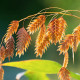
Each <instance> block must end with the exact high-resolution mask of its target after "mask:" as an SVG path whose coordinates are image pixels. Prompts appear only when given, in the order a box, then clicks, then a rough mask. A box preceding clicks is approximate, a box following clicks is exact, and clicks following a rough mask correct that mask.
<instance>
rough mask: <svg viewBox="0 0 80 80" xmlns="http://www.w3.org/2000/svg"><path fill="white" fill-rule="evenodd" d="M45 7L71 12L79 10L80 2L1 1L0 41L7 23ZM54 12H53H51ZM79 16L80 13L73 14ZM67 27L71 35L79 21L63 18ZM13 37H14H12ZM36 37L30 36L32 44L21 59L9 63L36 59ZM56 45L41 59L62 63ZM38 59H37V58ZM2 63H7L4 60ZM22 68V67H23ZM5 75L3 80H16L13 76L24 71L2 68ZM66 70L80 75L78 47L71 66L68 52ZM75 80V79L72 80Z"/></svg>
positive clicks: (73, 0)
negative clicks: (69, 10)
mask: <svg viewBox="0 0 80 80" xmlns="http://www.w3.org/2000/svg"><path fill="white" fill-rule="evenodd" d="M47 7H60V8H63V9H71V10H75V9H77V10H80V0H1V1H0V41H1V39H2V37H3V35H4V34H5V33H6V30H7V28H8V25H9V23H10V22H11V21H12V20H20V19H22V18H24V17H26V16H29V15H32V14H35V13H37V12H39V11H40V10H41V9H44V8H47ZM53 11H54V10H53ZM73 14H77V15H80V13H75V12H74V13H73ZM64 19H65V20H66V22H67V24H68V27H67V29H66V34H70V33H72V31H73V29H74V28H75V27H76V26H78V25H79V22H80V20H79V19H77V18H74V17H70V16H64ZM28 22H29V20H26V22H25V27H27V25H28ZM14 37H15V36H14ZM36 37H37V33H34V34H33V35H32V42H31V44H30V46H29V49H28V50H27V52H25V54H24V55H23V56H21V58H19V57H18V56H17V57H15V56H14V58H13V59H11V61H20V60H28V59H36V56H35V54H34V48H35V47H34V44H35V39H36ZM57 47H58V44H57V45H56V46H55V45H54V44H53V45H51V46H50V47H49V48H48V49H47V51H46V52H45V54H43V57H42V59H47V60H54V61H57V62H59V63H60V64H62V63H63V57H64V56H63V55H60V56H59V52H58V51H57ZM38 58H39V57H38ZM4 62H9V61H8V59H6V60H5V61H4ZM23 66H24V65H23ZM3 68H4V71H5V74H4V80H16V79H15V76H16V74H17V73H19V72H22V71H24V70H21V69H17V68H11V67H3ZM68 69H69V70H71V71H73V72H75V73H80V47H78V50H77V52H76V54H75V62H74V64H73V61H72V51H71V50H69V64H68ZM49 77H50V80H58V79H57V75H49ZM21 80H28V79H26V78H21ZM72 80H75V79H72Z"/></svg>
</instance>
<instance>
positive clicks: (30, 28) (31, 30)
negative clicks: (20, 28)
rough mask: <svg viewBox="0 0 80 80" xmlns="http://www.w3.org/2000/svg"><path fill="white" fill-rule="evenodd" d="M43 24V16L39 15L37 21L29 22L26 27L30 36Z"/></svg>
mask: <svg viewBox="0 0 80 80" xmlns="http://www.w3.org/2000/svg"><path fill="white" fill-rule="evenodd" d="M44 23H45V15H39V16H38V17H37V19H34V20H33V22H31V23H30V24H29V25H28V27H27V31H28V32H29V33H30V34H31V33H34V32H36V31H37V29H39V27H41V26H42V25H43V24H44Z"/></svg>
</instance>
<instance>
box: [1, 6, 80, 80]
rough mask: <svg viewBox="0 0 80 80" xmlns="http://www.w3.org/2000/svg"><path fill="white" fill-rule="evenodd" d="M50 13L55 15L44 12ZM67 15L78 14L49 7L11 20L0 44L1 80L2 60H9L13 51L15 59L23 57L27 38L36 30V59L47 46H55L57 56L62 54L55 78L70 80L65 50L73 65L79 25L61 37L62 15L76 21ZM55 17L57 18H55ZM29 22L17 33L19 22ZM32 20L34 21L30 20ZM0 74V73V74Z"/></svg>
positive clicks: (77, 43) (63, 23)
mask: <svg viewBox="0 0 80 80" xmlns="http://www.w3.org/2000/svg"><path fill="white" fill-rule="evenodd" d="M50 9H58V10H60V11H59V12H53V11H52V12H50V11H48V10H50ZM70 12H80V11H79V10H64V9H62V8H58V7H49V8H45V9H43V10H41V11H40V12H38V13H37V14H33V15H30V16H27V17H25V18H23V19H20V20H14V21H12V22H11V23H10V24H9V27H8V30H7V32H6V34H5V35H4V36H3V38H2V41H1V44H0V76H1V77H2V79H3V76H2V75H3V73H4V71H3V69H2V68H1V64H2V62H3V61H4V60H5V58H7V57H8V58H9V60H10V57H13V55H14V50H16V56H17V55H19V57H20V56H21V55H22V54H24V51H25V52H26V48H27V49H28V47H29V44H30V42H31V36H30V34H33V33H34V32H36V31H37V30H39V29H40V31H39V34H38V36H37V39H36V42H35V54H36V57H38V56H40V57H42V55H43V53H45V50H47V47H49V46H50V44H53V43H54V44H55V45H56V43H59V44H60V45H59V47H58V51H60V54H62V53H63V55H64V61H63V66H62V68H61V69H60V71H59V73H58V75H59V78H60V80H70V76H69V74H70V73H69V71H68V70H67V69H66V67H67V64H68V58H69V56H68V50H69V47H71V48H72V51H73V62H74V52H76V50H77V47H78V45H79V42H80V25H79V26H78V27H76V28H75V29H74V31H73V33H72V34H68V35H65V29H66V27H67V22H66V20H65V19H64V18H63V16H64V15H66V16H72V17H75V18H78V19H80V17H79V16H77V15H73V14H71V13H70ZM58 15H61V16H60V17H57V16H58ZM49 16H52V18H51V20H50V22H49V24H48V25H47V27H46V25H45V22H46V20H47V17H49ZM30 18H31V21H30V23H29V25H28V27H26V29H25V28H24V25H23V27H22V28H20V29H19V30H18V28H19V27H20V26H19V24H20V22H22V21H23V22H25V20H27V19H30ZM34 18H36V19H34ZM14 34H16V35H17V43H16V49H15V46H14V42H16V41H15V40H14V38H13V35H14ZM1 72H2V73H1Z"/></svg>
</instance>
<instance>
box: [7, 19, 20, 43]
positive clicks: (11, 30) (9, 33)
mask: <svg viewBox="0 0 80 80" xmlns="http://www.w3.org/2000/svg"><path fill="white" fill-rule="evenodd" d="M18 27H19V21H16V20H15V21H12V22H11V24H9V27H8V30H7V33H6V37H5V42H7V40H8V39H9V38H10V36H12V34H14V33H16V32H17V29H18Z"/></svg>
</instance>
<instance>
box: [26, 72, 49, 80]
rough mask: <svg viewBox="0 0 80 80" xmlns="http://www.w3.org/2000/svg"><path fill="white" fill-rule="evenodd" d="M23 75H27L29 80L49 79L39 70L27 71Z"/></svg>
mask: <svg viewBox="0 0 80 80" xmlns="http://www.w3.org/2000/svg"><path fill="white" fill-rule="evenodd" d="M25 76H26V77H28V79H29V80H49V78H48V77H47V75H46V74H44V73H40V72H33V71H27V72H26V73H25Z"/></svg>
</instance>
